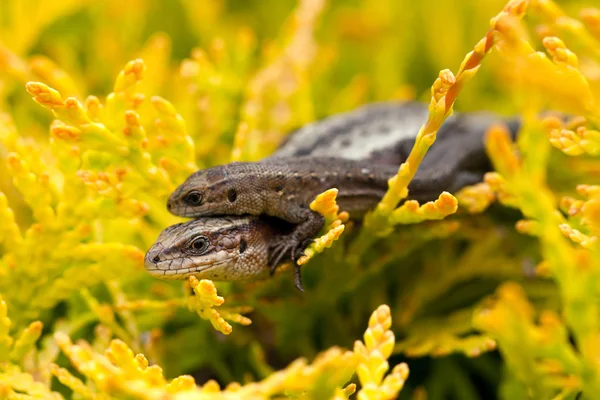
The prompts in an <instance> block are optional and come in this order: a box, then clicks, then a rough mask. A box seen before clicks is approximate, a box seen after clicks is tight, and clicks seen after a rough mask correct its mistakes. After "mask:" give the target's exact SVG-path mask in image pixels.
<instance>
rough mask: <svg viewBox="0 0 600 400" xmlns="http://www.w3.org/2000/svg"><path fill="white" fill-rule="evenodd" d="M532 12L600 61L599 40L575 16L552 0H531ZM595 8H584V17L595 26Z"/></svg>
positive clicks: (588, 54)
mask: <svg viewBox="0 0 600 400" xmlns="http://www.w3.org/2000/svg"><path fill="white" fill-rule="evenodd" d="M530 1H531V4H530V8H531V12H532V14H534V15H535V14H537V15H540V16H541V17H542V18H543V19H544V20H545V22H546V23H547V24H549V25H550V27H553V28H556V29H557V30H558V31H559V32H562V33H564V34H565V35H567V36H568V39H571V40H573V41H576V42H577V43H578V44H579V45H580V46H581V49H582V53H585V54H586V55H587V56H588V57H592V58H593V59H594V60H595V61H596V62H600V47H598V41H597V39H596V38H594V36H593V35H592V33H591V32H588V31H587V30H586V29H585V26H584V25H583V24H582V23H581V22H580V21H578V20H576V19H575V18H572V17H570V16H569V15H567V14H566V13H565V12H564V11H563V10H562V9H561V8H560V7H559V6H558V5H557V4H556V3H555V2H554V1H552V0H530ZM591 10H593V9H587V10H582V15H581V17H582V19H583V20H584V21H585V22H587V23H588V25H591V27H593V24H594V13H593V12H592V11H591Z"/></svg>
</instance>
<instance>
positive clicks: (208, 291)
mask: <svg viewBox="0 0 600 400" xmlns="http://www.w3.org/2000/svg"><path fill="white" fill-rule="evenodd" d="M188 283H189V285H190V287H191V288H192V289H193V290H194V295H193V296H189V297H188V308H189V309H190V311H192V310H193V311H196V313H197V314H198V315H199V316H200V318H202V319H205V320H208V321H210V323H211V324H212V326H213V327H214V328H215V329H216V330H218V331H219V332H221V333H223V334H225V335H229V334H230V333H231V331H232V330H233V328H232V327H231V325H230V324H229V323H227V321H225V318H227V319H229V320H230V321H232V322H235V323H238V324H240V325H250V324H251V323H252V321H251V320H250V319H249V318H247V317H244V316H242V315H241V314H238V313H235V312H232V311H231V310H224V311H223V312H221V313H219V311H217V310H216V309H215V307H219V306H221V305H223V303H224V302H225V299H223V297H221V296H218V295H217V288H216V287H215V284H214V283H213V282H212V281H210V280H208V279H202V280H201V281H198V279H197V278H196V277H194V276H190V277H189V279H188Z"/></svg>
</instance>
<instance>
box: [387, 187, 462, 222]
mask: <svg viewBox="0 0 600 400" xmlns="http://www.w3.org/2000/svg"><path fill="white" fill-rule="evenodd" d="M457 209H458V201H457V200H456V198H455V197H454V196H452V195H451V194H450V193H448V192H442V194H440V196H439V197H438V199H437V200H435V201H428V202H427V203H425V204H423V205H421V206H420V205H419V202H417V201H415V200H408V201H406V202H405V203H404V204H403V205H402V206H400V207H398V208H396V209H395V210H394V211H393V212H392V214H391V215H390V217H389V221H390V224H392V225H397V224H404V225H406V224H416V223H419V222H422V221H428V220H440V219H444V218H446V217H447V216H448V215H452V214H454V213H455V212H456V210H457Z"/></svg>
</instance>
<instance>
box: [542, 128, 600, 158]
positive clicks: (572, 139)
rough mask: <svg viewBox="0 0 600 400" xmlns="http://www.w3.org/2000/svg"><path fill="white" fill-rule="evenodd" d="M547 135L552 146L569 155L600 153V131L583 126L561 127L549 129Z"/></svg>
mask: <svg viewBox="0 0 600 400" xmlns="http://www.w3.org/2000/svg"><path fill="white" fill-rule="evenodd" d="M548 137H549V140H550V143H551V144H552V146H554V147H556V148H557V149H559V150H561V151H562V152H563V153H565V154H566V155H569V156H579V155H582V154H585V153H587V154H589V155H592V156H597V155H600V132H599V131H597V130H592V129H587V128H586V127H584V126H579V127H577V129H576V130H570V129H564V128H562V127H558V128H554V129H549V131H548Z"/></svg>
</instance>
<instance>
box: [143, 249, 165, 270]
mask: <svg viewBox="0 0 600 400" xmlns="http://www.w3.org/2000/svg"><path fill="white" fill-rule="evenodd" d="M161 261H163V254H162V248H157V247H152V248H151V249H150V250H148V252H147V253H146V257H144V266H145V267H146V269H156V267H157V264H158V263H160V262H161Z"/></svg>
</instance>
